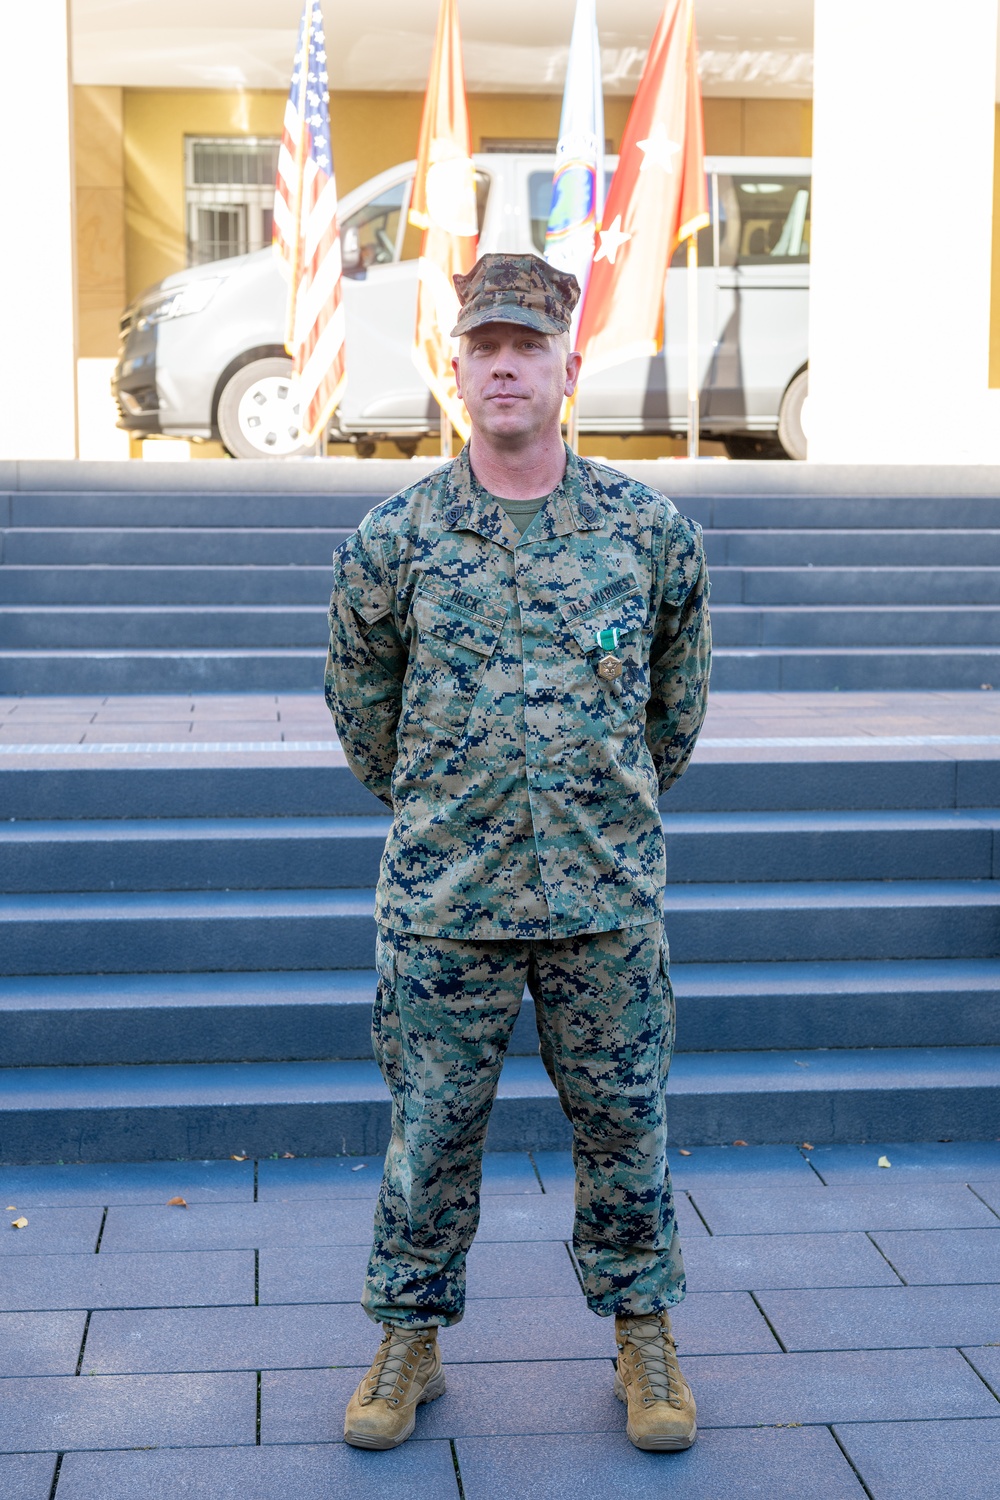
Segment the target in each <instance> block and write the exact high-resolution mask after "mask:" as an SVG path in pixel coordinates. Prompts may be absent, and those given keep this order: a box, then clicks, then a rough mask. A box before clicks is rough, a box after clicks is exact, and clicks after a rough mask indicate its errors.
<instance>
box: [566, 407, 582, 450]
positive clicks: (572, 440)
mask: <svg viewBox="0 0 1000 1500" xmlns="http://www.w3.org/2000/svg"><path fill="white" fill-rule="evenodd" d="M566 442H567V444H568V445H569V447H570V448H571V449H572V450H573V452H574V453H579V451H580V417H579V414H578V412H577V406H576V397H575V396H574V397H573V399H572V400H571V401H570V403H569V411H568V412H567V414H566Z"/></svg>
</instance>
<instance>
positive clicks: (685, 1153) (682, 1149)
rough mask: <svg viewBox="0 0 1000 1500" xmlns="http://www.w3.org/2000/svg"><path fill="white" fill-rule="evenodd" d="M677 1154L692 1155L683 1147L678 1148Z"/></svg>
mask: <svg viewBox="0 0 1000 1500" xmlns="http://www.w3.org/2000/svg"><path fill="white" fill-rule="evenodd" d="M677 1154H678V1156H690V1155H691V1153H690V1151H685V1150H684V1147H683V1146H678V1147H677Z"/></svg>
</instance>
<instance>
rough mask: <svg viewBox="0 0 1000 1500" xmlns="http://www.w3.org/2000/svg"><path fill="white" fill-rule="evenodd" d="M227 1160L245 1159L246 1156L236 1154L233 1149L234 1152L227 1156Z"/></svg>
mask: <svg viewBox="0 0 1000 1500" xmlns="http://www.w3.org/2000/svg"><path fill="white" fill-rule="evenodd" d="M229 1160H230V1161H246V1157H245V1156H239V1155H238V1154H237V1153H236V1152H235V1151H234V1152H233V1154H232V1156H231V1157H230V1158H229Z"/></svg>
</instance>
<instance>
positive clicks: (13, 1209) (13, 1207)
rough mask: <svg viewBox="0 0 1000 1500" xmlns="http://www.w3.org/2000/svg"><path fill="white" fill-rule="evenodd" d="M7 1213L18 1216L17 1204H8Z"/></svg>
mask: <svg viewBox="0 0 1000 1500" xmlns="http://www.w3.org/2000/svg"><path fill="white" fill-rule="evenodd" d="M7 1212H8V1213H9V1214H16V1213H17V1204H16V1203H8V1204H7Z"/></svg>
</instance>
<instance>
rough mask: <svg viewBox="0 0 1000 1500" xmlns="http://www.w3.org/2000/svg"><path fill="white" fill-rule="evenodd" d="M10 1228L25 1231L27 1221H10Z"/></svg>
mask: <svg viewBox="0 0 1000 1500" xmlns="http://www.w3.org/2000/svg"><path fill="white" fill-rule="evenodd" d="M10 1227H11V1229H27V1227H28V1221H27V1219H12V1220H11V1225H10Z"/></svg>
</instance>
